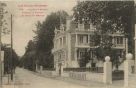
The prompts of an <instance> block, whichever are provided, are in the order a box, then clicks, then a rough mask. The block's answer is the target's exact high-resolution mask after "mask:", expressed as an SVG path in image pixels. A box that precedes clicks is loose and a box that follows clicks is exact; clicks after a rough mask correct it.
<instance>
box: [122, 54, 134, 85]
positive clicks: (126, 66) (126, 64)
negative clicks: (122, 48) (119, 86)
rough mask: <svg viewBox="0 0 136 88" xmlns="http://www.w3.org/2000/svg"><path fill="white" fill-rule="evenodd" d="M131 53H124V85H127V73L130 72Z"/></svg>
mask: <svg viewBox="0 0 136 88" xmlns="http://www.w3.org/2000/svg"><path fill="white" fill-rule="evenodd" d="M132 58H133V55H132V54H131V53H128V54H126V60H125V61H124V87H128V86H129V75H130V74H131V72H132V71H131V60H132Z"/></svg>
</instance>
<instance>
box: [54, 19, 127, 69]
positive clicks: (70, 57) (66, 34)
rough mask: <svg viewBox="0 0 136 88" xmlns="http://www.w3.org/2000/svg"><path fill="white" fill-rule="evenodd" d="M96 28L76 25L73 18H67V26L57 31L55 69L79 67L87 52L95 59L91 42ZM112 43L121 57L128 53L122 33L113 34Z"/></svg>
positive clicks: (89, 25)
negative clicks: (79, 62)
mask: <svg viewBox="0 0 136 88" xmlns="http://www.w3.org/2000/svg"><path fill="white" fill-rule="evenodd" d="M94 31H95V27H94V26H93V25H92V24H79V23H74V22H73V21H72V20H71V18H67V21H66V25H61V27H60V29H59V30H58V29H55V37H54V48H53V50H52V53H53V55H54V67H55V68H56V67H58V66H60V65H63V67H64V68H76V67H79V64H78V60H79V59H81V58H82V55H84V53H85V51H86V50H92V51H90V57H91V58H94V52H93V49H94V48H95V46H94V45H93V42H91V41H90V40H91V38H92V35H93V34H94ZM111 36H112V37H113V38H112V42H113V43H114V45H115V46H113V47H112V48H115V49H117V50H118V52H119V55H120V57H122V53H123V52H124V51H125V52H127V50H128V49H127V46H128V45H127V39H126V38H125V37H124V35H122V34H121V33H119V32H118V33H115V34H111Z"/></svg>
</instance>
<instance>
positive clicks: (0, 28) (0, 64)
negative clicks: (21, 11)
mask: <svg viewBox="0 0 136 88" xmlns="http://www.w3.org/2000/svg"><path fill="white" fill-rule="evenodd" d="M2 10H3V9H2V6H1V3H0V85H1V87H2V59H1V46H2V43H1V33H2V16H3V13H2V12H3V11H2Z"/></svg>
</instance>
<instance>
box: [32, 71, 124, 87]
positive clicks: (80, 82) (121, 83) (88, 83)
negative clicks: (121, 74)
mask: <svg viewBox="0 0 136 88" xmlns="http://www.w3.org/2000/svg"><path fill="white" fill-rule="evenodd" d="M30 72H32V71H30ZM32 73H33V74H35V75H38V76H41V77H46V78H51V79H54V80H60V81H65V82H70V83H73V84H78V85H82V86H87V87H91V88H124V81H123V80H117V81H113V83H112V84H110V85H106V84H104V83H100V82H94V81H86V80H77V79H72V78H68V77H60V76H48V75H44V74H41V73H37V72H32Z"/></svg>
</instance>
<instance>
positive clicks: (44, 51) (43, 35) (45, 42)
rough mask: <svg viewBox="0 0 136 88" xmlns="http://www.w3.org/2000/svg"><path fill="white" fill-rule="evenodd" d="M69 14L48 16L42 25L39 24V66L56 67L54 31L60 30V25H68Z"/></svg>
mask: <svg viewBox="0 0 136 88" xmlns="http://www.w3.org/2000/svg"><path fill="white" fill-rule="evenodd" d="M67 16H68V14H67V13H66V12H65V11H58V12H54V13H51V14H50V15H48V16H47V17H46V19H45V21H43V22H42V23H40V22H37V24H36V27H37V30H36V31H35V33H36V35H37V36H35V38H34V40H35V41H36V53H37V55H38V57H37V58H38V59H37V60H38V62H39V65H42V66H44V67H45V68H52V67H53V66H54V65H53V63H54V61H53V55H52V53H51V50H52V48H53V38H54V29H55V28H57V29H59V27H60V23H62V24H65V23H66V17H67Z"/></svg>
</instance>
